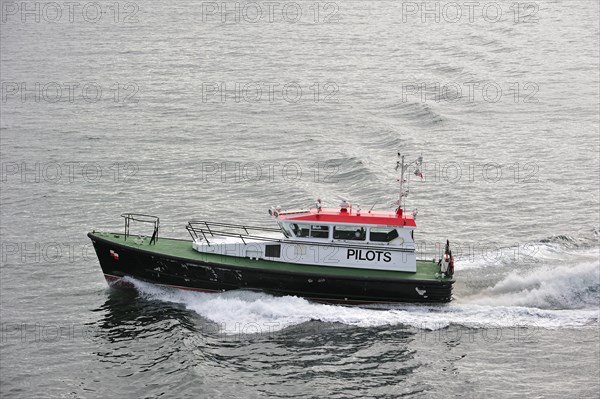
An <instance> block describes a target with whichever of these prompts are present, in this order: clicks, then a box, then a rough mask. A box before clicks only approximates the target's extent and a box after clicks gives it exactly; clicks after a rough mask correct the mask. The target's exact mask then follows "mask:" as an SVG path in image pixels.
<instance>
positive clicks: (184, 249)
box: [88, 154, 454, 305]
mask: <svg viewBox="0 0 600 399" xmlns="http://www.w3.org/2000/svg"><path fill="white" fill-rule="evenodd" d="M398 155H399V157H400V160H399V161H398V162H397V164H396V169H397V170H399V179H398V181H399V183H400V184H399V185H400V193H399V196H398V200H397V201H396V203H395V205H397V206H396V207H395V210H394V211H373V210H369V211H363V210H362V209H361V208H360V206H356V207H354V208H353V206H352V204H351V203H350V202H349V201H347V200H342V202H341V204H340V206H339V207H338V208H325V207H323V206H322V203H321V200H317V201H316V203H315V205H314V206H313V207H311V208H309V209H305V210H282V209H281V208H279V207H277V208H273V207H272V208H271V209H269V215H270V217H271V218H272V219H273V220H274V221H275V224H274V226H275V225H276V226H277V227H255V226H247V225H238V224H228V223H218V222H209V221H205V220H190V221H189V222H188V224H187V226H186V229H187V231H188V232H189V234H190V237H191V240H190V239H187V240H182V239H175V238H163V237H160V238H159V234H158V233H159V224H160V220H159V218H158V217H156V216H152V215H144V214H136V213H126V214H122V215H121V216H122V217H123V218H124V220H125V229H124V232H123V233H112V232H97V231H92V232H91V233H89V234H88V237H89V238H90V239H91V240H92V243H93V245H94V248H95V250H96V254H97V255H98V260H99V262H100V266H101V267H102V271H103V273H104V277H105V279H106V281H107V282H108V283H109V285H117V286H121V285H131V279H127V278H125V277H131V278H134V279H137V280H141V281H146V282H150V283H154V284H158V285H163V286H168V287H174V288H181V289H190V290H196V291H202V292H213V293H219V292H224V291H230V290H240V289H243V290H259V291H263V292H267V293H270V294H273V295H294V296H300V297H304V298H307V299H309V300H314V301H318V302H328V303H342V304H349V305H350V304H376V303H397V302H427V303H430V302H449V301H450V300H451V299H452V285H453V283H454V278H453V273H454V259H453V257H452V252H451V250H450V244H449V242H448V241H446V245H445V250H444V254H443V255H442V256H441V257H440V258H439V260H437V261H436V260H435V259H429V260H417V256H416V248H415V247H416V246H415V241H414V230H415V229H416V222H415V217H416V211H415V212H412V213H407V212H405V211H404V204H403V200H404V198H405V197H406V196H407V195H408V190H406V189H405V188H404V187H405V184H406V183H407V179H405V172H406V171H407V170H408V168H409V167H411V166H414V168H415V174H416V175H420V174H421V172H420V167H421V164H422V158H421V157H419V158H417V159H416V160H415V161H413V162H411V163H408V164H406V163H405V162H404V156H402V155H400V154H398ZM421 176H422V175H421ZM138 222H140V223H146V224H150V225H152V226H153V233H152V235H151V236H144V235H135V234H132V233H130V228H131V225H132V224H133V223H138Z"/></svg>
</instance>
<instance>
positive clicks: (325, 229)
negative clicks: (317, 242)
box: [310, 225, 329, 238]
mask: <svg viewBox="0 0 600 399" xmlns="http://www.w3.org/2000/svg"><path fill="white" fill-rule="evenodd" d="M310 236H311V237H313V238H329V226H318V225H313V226H310Z"/></svg>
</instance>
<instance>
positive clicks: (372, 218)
mask: <svg viewBox="0 0 600 399" xmlns="http://www.w3.org/2000/svg"><path fill="white" fill-rule="evenodd" d="M277 219H280V220H297V221H299V222H327V223H351V224H371V225H373V224H379V225H382V226H411V227H416V226H417V224H416V223H415V218H414V217H413V215H411V214H407V213H404V212H400V213H396V212H376V211H371V212H370V213H369V212H368V211H361V212H360V215H357V214H356V211H355V210H352V211H351V210H348V211H346V210H342V209H325V208H323V209H321V211H317V209H316V208H311V209H309V210H307V211H289V212H286V211H282V212H281V213H279V215H278V216H277Z"/></svg>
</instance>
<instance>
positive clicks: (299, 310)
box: [130, 279, 599, 334]
mask: <svg viewBox="0 0 600 399" xmlns="http://www.w3.org/2000/svg"><path fill="white" fill-rule="evenodd" d="M130 281H131V282H132V283H133V284H134V285H135V286H136V288H137V289H138V290H139V292H140V293H142V294H143V295H145V296H146V297H148V298H150V299H158V300H162V301H168V302H174V303H179V304H182V305H184V306H185V307H186V308H188V309H190V310H193V311H195V312H197V313H198V314H199V315H201V316H203V317H205V318H207V319H209V320H211V321H213V322H215V323H217V324H218V325H219V327H220V329H221V330H222V332H224V333H226V334H238V333H239V332H249V331H251V332H253V333H267V332H273V331H278V330H282V329H284V328H286V327H290V326H293V325H297V324H301V323H304V322H307V321H311V320H318V321H321V322H326V323H342V324H345V325H351V326H357V327H375V326H382V325H407V326H411V327H414V328H418V329H424V330H437V329H441V328H445V327H447V326H449V325H451V324H454V325H461V326H465V327H469V328H504V327H532V328H546V329H556V328H589V327H595V328H597V324H598V319H599V315H598V310H597V309H595V310H594V309H577V310H549V309H546V310H544V309H538V308H531V307H522V306H490V305H480V304H446V305H435V306H434V305H397V306H394V307H392V308H387V309H381V308H380V309H365V308H359V307H344V306H335V305H324V304H317V303H312V302H309V301H307V300H305V299H302V298H298V297H291V296H284V297H274V296H271V295H268V294H264V293H256V292H248V291H230V292H226V293H222V294H205V293H197V292H190V291H182V290H172V289H164V288H161V287H158V286H155V285H152V284H147V283H143V282H140V281H137V280H134V279H130Z"/></svg>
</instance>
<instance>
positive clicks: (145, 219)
mask: <svg viewBox="0 0 600 399" xmlns="http://www.w3.org/2000/svg"><path fill="white" fill-rule="evenodd" d="M121 217H122V218H124V219H125V241H127V237H129V235H130V234H129V228H130V226H131V222H141V223H149V224H152V226H153V227H154V231H153V233H152V238H151V239H150V242H149V245H151V244H156V242H157V241H158V226H159V224H160V219H159V218H158V217H157V216H152V215H144V214H142V213H123V214H121Z"/></svg>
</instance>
